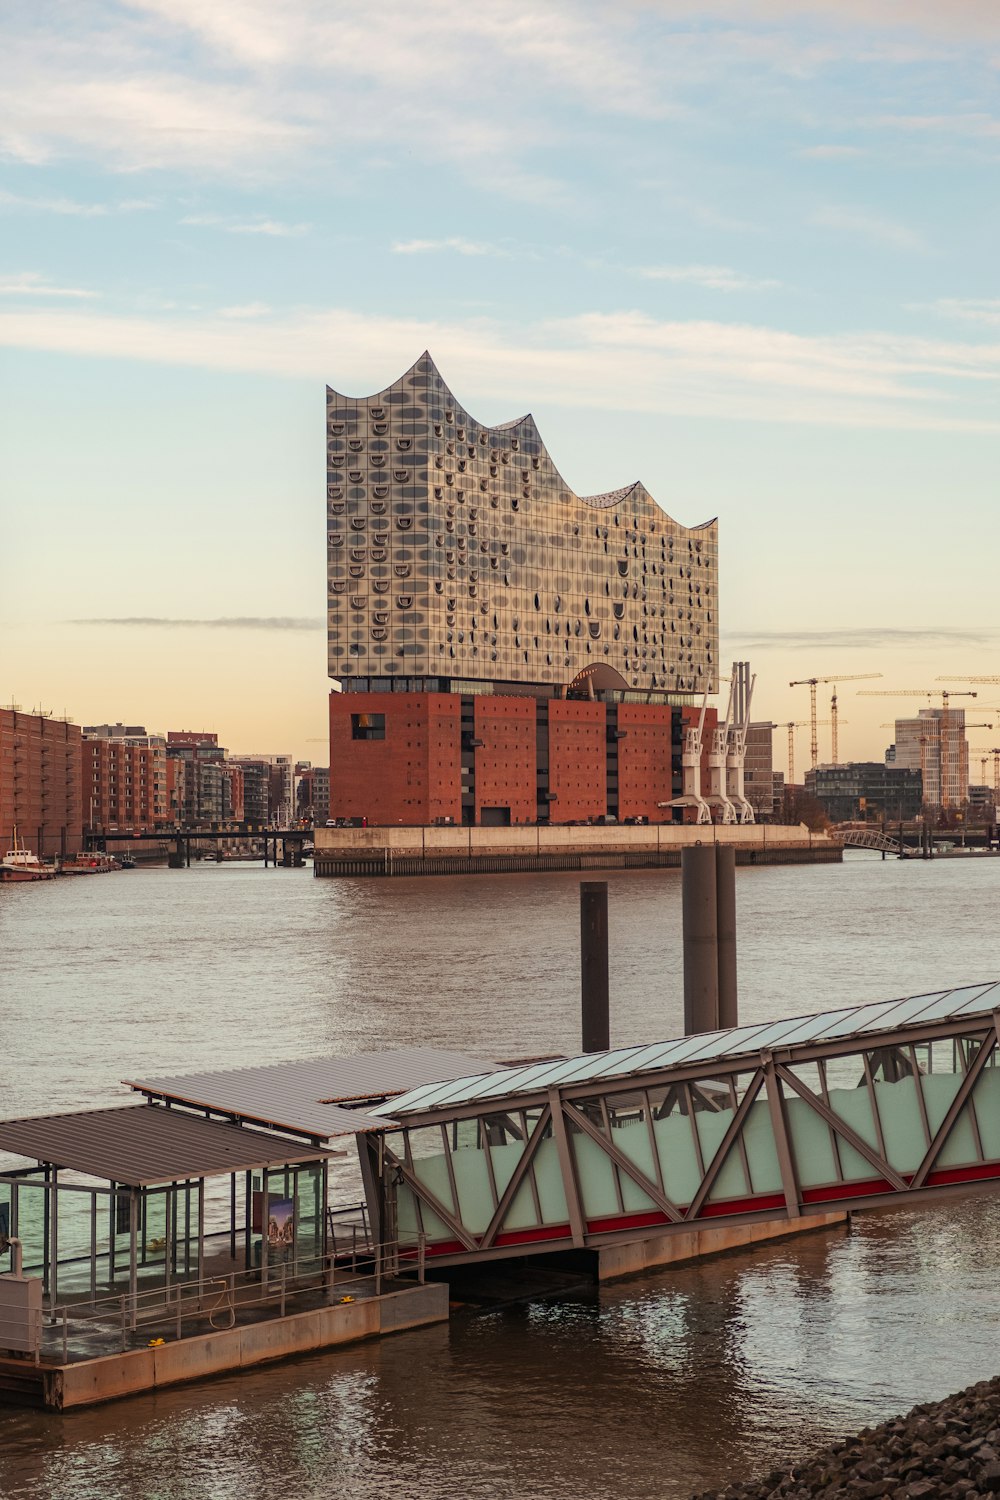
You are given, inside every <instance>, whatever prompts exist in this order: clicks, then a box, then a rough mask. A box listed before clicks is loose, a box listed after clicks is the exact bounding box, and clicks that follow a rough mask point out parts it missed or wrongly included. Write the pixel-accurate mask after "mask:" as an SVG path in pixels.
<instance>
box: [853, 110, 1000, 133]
mask: <svg viewBox="0 0 1000 1500" xmlns="http://www.w3.org/2000/svg"><path fill="white" fill-rule="evenodd" d="M871 124H873V125H877V126H879V127H880V128H882V129H886V128H891V129H895V130H905V131H910V132H912V133H915V134H933V135H935V136H942V135H959V136H973V137H975V136H980V137H986V138H990V137H995V136H1000V118H998V117H997V116H996V115H988V114H985V113H968V112H965V113H963V112H962V111H957V112H956V113H954V114H935V115H879V116H877V117H876V118H875V119H874V120H872V121H871Z"/></svg>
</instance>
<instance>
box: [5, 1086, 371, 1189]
mask: <svg viewBox="0 0 1000 1500" xmlns="http://www.w3.org/2000/svg"><path fill="white" fill-rule="evenodd" d="M383 1128H384V1122H383ZM0 1150H3V1151H10V1152H13V1153H14V1154H16V1155H17V1156H26V1157H28V1158H29V1159H31V1160H33V1161H37V1162H40V1163H42V1164H44V1165H46V1166H52V1167H64V1168H67V1169H68V1170H70V1171H74V1172H84V1173H86V1174H87V1175H88V1176H90V1177H100V1178H103V1179H104V1180H105V1181H106V1182H117V1183H121V1184H122V1185H123V1186H125V1187H136V1188H139V1187H156V1186H158V1185H160V1184H162V1183H166V1182H183V1181H185V1180H189V1179H197V1178H201V1177H216V1176H220V1175H222V1174H223V1173H229V1172H249V1171H260V1170H262V1169H263V1168H265V1167H286V1166H292V1165H294V1164H296V1163H298V1162H303V1161H316V1160H317V1159H318V1158H321V1157H325V1156H329V1155H331V1154H332V1153H330V1152H329V1151H324V1150H323V1149H322V1148H321V1147H318V1146H306V1145H304V1144H303V1143H302V1142H299V1141H292V1140H288V1139H287V1138H286V1139H284V1140H282V1139H281V1137H280V1136H275V1135H265V1134H264V1132H263V1131H260V1130H248V1129H246V1128H245V1127H244V1126H242V1125H230V1124H228V1123H227V1122H225V1121H222V1120H206V1119H205V1118H204V1117H203V1116H201V1115H195V1114H190V1113H189V1112H188V1111H187V1110H181V1109H165V1108H164V1107H163V1106H162V1105H158V1104H126V1105H120V1106H118V1107H117V1108H113V1109H90V1110H81V1111H79V1112H77V1113H74V1114H65V1115H39V1116H36V1117H35V1118H33V1119H25V1120H3V1121H0Z"/></svg>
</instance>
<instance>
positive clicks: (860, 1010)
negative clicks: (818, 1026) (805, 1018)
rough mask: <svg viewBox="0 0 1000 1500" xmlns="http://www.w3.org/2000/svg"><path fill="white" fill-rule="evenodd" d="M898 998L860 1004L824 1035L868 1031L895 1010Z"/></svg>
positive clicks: (835, 1022)
mask: <svg viewBox="0 0 1000 1500" xmlns="http://www.w3.org/2000/svg"><path fill="white" fill-rule="evenodd" d="M898 1004H899V1001H898V1000H882V1001H880V1002H879V1003H878V1004H875V1005H858V1006H856V1007H855V1009H854V1010H849V1011H847V1012H845V1014H844V1018H843V1020H841V1021H834V1022H833V1024H832V1025H830V1026H828V1027H827V1029H826V1031H825V1032H824V1033H823V1035H824V1037H830V1038H831V1039H832V1038H833V1037H838V1036H850V1034H851V1032H852V1031H868V1030H870V1029H871V1028H872V1027H873V1026H875V1025H877V1024H878V1021H879V1018H880V1017H881V1016H884V1015H885V1014H886V1013H887V1012H888V1011H890V1010H894V1009H895V1007H896V1006H897V1005H898Z"/></svg>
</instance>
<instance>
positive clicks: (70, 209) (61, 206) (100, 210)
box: [0, 189, 156, 219]
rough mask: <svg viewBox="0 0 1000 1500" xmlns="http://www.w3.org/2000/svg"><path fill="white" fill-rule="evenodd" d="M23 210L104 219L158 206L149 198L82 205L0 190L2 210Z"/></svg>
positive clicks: (74, 199)
mask: <svg viewBox="0 0 1000 1500" xmlns="http://www.w3.org/2000/svg"><path fill="white" fill-rule="evenodd" d="M4 206H6V207H8V208H23V209H27V210H28V211H29V212H32V213H45V214H61V215H66V216H68V217H72V218H79V219H102V218H106V217H107V216H108V215H109V214H134V213H142V212H144V211H146V210H148V209H151V208H154V207H155V206H156V205H155V204H154V203H153V201H152V200H151V199H149V198H123V199H120V200H119V201H118V202H117V203H81V202H79V200H78V199H76V198H30V197H26V196H25V195H24V194H22V193H8V192H7V191H6V190H4V189H0V208H2V207H4Z"/></svg>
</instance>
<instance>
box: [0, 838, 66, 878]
mask: <svg viewBox="0 0 1000 1500" xmlns="http://www.w3.org/2000/svg"><path fill="white" fill-rule="evenodd" d="M54 875H55V870H53V868H52V866H51V865H43V864H42V861H41V860H40V859H39V858H38V855H37V854H33V853H32V851H31V850H30V849H26V848H25V846H24V845H23V844H22V843H21V840H20V839H19V838H18V834H17V829H16V828H15V829H14V847H13V849H8V850H7V853H6V854H5V855H4V857H3V860H2V861H0V881H3V882H4V883H5V884H7V885H10V884H14V883H16V882H20V881H26V880H51V879H52V877H53V876H54Z"/></svg>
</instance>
